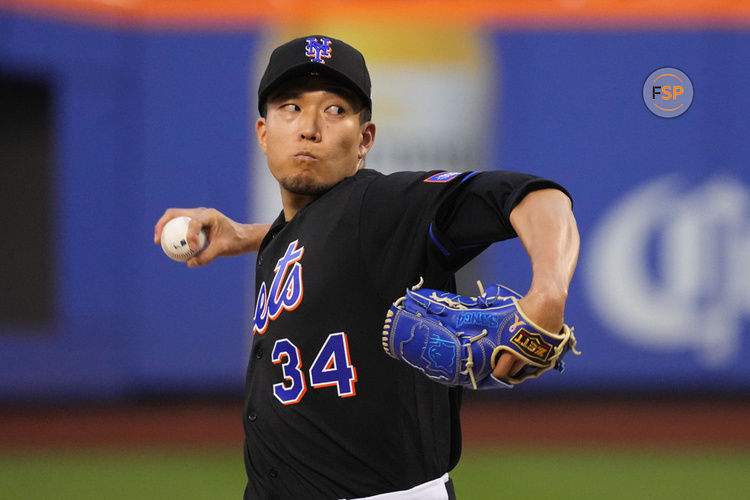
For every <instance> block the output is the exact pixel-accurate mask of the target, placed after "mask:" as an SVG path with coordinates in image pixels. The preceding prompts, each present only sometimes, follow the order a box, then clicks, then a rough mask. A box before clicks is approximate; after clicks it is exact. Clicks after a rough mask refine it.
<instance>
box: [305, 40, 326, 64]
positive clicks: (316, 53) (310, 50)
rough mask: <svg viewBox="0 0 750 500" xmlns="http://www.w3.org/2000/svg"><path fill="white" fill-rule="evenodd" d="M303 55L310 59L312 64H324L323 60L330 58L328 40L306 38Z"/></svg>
mask: <svg viewBox="0 0 750 500" xmlns="http://www.w3.org/2000/svg"><path fill="white" fill-rule="evenodd" d="M306 42H307V45H306V46H305V51H306V52H305V55H306V56H307V57H309V58H310V59H312V61H313V62H316V63H321V64H325V63H326V62H325V61H324V60H323V59H330V58H331V51H332V50H333V49H332V48H331V41H330V40H329V39H328V38H321V39H320V41H318V39H317V38H308V39H307V40H306Z"/></svg>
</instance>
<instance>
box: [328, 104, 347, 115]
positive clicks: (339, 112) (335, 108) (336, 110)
mask: <svg viewBox="0 0 750 500" xmlns="http://www.w3.org/2000/svg"><path fill="white" fill-rule="evenodd" d="M328 112H329V113H333V114H334V115H343V114H344V108H342V107H341V106H337V105H335V104H333V105H331V106H328Z"/></svg>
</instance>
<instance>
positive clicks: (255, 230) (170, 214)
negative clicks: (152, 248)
mask: <svg viewBox="0 0 750 500" xmlns="http://www.w3.org/2000/svg"><path fill="white" fill-rule="evenodd" d="M181 216H188V217H190V219H191V220H190V224H189V225H188V232H187V242H188V246H189V247H190V249H191V250H192V249H196V248H199V247H200V244H199V240H198V233H200V231H201V229H203V230H204V231H205V232H206V237H207V239H208V246H207V247H206V248H205V249H204V250H203V251H202V252H200V253H199V254H197V255H196V256H195V257H193V258H191V259H188V261H187V262H186V264H187V266H188V267H198V266H204V265H206V264H208V263H210V262H212V261H213V260H214V259H216V257H232V256H234V255H239V254H242V253H247V252H256V251H258V248H259V247H260V243H261V241H262V240H263V237H264V236H265V234H266V233H267V232H268V228H269V226H268V225H259V224H240V223H238V222H235V221H233V220H232V219H230V218H229V217H227V216H226V215H224V214H223V213H221V212H219V211H218V210H216V209H213V208H203V207H200V208H170V209H168V210H167V211H166V212H164V215H162V216H161V218H160V219H159V221H158V222H157V223H156V226H154V243H155V244H157V245H158V244H160V243H161V232H162V229H164V225H165V224H166V223H167V222H169V221H170V220H171V219H174V218H175V217H181Z"/></svg>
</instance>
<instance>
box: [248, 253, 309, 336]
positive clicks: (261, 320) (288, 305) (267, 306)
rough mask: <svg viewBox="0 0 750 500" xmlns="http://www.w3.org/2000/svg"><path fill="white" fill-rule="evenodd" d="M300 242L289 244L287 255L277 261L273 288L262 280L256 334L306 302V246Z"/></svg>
mask: <svg viewBox="0 0 750 500" xmlns="http://www.w3.org/2000/svg"><path fill="white" fill-rule="evenodd" d="M298 243H299V240H294V241H293V242H291V243H289V246H287V247H286V252H285V253H284V256H283V257H282V258H280V259H279V261H278V262H277V263H276V267H275V268H274V270H273V271H274V273H275V274H274V276H273V281H272V282H271V287H270V288H268V287H266V283H265V281H264V282H263V283H261V285H260V289H259V290H258V301H257V303H256V304H255V317H254V319H253V333H258V334H261V335H262V334H264V333H266V329H267V328H268V323H269V322H270V321H273V320H275V319H276V318H278V317H279V314H281V311H284V310H286V311H293V310H295V309H296V308H297V306H299V305H300V303H301V302H302V295H303V291H304V290H303V287H302V264H301V263H300V260H301V259H302V255H303V254H304V253H305V247H299V248H297V244H298Z"/></svg>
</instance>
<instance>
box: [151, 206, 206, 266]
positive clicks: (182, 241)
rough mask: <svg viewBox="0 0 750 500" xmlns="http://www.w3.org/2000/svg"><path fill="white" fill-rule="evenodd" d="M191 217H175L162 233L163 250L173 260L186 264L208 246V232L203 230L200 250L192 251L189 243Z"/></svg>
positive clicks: (200, 238)
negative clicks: (188, 234) (188, 231)
mask: <svg viewBox="0 0 750 500" xmlns="http://www.w3.org/2000/svg"><path fill="white" fill-rule="evenodd" d="M189 222H190V217H175V218H174V219H172V220H170V221H169V222H167V224H166V225H165V226H164V229H162V231H161V248H162V250H164V253H165V254H167V257H169V258H170V259H172V260H176V261H178V262H185V261H186V260H188V259H189V258H191V257H193V256H195V255H197V254H198V253H199V252H200V251H201V250H203V248H204V247H205V246H206V232H205V231H204V230H203V229H201V232H200V234H199V236H198V237H199V240H200V248H199V249H197V250H190V247H189V246H188V243H187V230H188V223H189Z"/></svg>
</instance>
